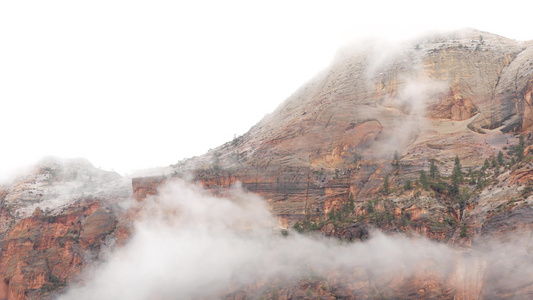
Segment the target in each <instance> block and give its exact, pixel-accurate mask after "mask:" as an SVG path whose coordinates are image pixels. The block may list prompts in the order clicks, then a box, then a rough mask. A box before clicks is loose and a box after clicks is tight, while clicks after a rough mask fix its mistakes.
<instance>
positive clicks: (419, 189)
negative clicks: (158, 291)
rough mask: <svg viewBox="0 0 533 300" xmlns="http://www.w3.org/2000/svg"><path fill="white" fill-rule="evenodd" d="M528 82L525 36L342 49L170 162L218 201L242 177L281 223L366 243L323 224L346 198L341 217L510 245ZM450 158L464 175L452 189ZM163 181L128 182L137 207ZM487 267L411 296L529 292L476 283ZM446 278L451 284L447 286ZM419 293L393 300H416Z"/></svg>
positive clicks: (517, 217) (517, 216) (520, 205)
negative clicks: (243, 121)
mask: <svg viewBox="0 0 533 300" xmlns="http://www.w3.org/2000/svg"><path fill="white" fill-rule="evenodd" d="M532 88H533V44H532V43H530V42H529V43H522V42H517V41H514V40H509V39H506V38H503V37H500V36H496V35H493V34H490V33H486V32H481V31H477V30H463V31H458V32H452V33H448V34H440V35H434V36H428V37H425V38H421V39H419V40H415V41H411V42H409V43H405V44H401V45H396V44H395V45H384V44H378V43H373V42H367V43H361V44H358V45H355V46H350V47H347V48H345V49H342V51H340V52H339V55H338V57H337V58H336V59H335V61H334V62H333V64H332V65H331V67H330V68H329V69H327V70H325V71H323V72H322V73H321V74H319V75H318V76H316V77H315V78H313V79H312V80H310V81H309V82H308V83H307V84H305V85H304V86H303V87H301V88H300V89H299V90H297V91H296V92H295V93H294V94H293V95H292V96H291V97H289V98H288V99H287V100H286V101H285V102H283V103H282V104H281V105H280V106H279V107H278V108H277V109H276V110H275V111H274V112H273V113H272V114H270V115H268V116H266V117H265V118H264V119H263V120H261V121H260V122H259V123H258V124H257V125H255V126H254V127H252V128H251V129H250V131H249V132H247V133H246V134H244V135H243V136H241V137H238V138H235V139H234V140H233V141H231V142H228V143H226V144H224V145H222V146H220V147H218V148H216V149H214V150H212V151H210V152H208V153H207V154H205V155H203V156H200V157H195V158H192V159H189V160H187V161H185V162H182V163H179V164H177V165H174V166H173V167H174V169H175V172H174V174H175V175H174V176H178V177H179V176H190V175H191V174H192V176H193V178H194V180H195V181H197V182H200V183H202V184H203V185H204V186H205V187H206V188H208V189H210V190H212V191H213V192H215V193H224V189H225V188H227V187H229V186H231V185H233V184H235V183H236V182H241V183H242V186H243V187H244V188H246V189H247V190H249V191H252V192H254V193H258V194H260V195H261V196H262V197H263V198H265V199H266V200H267V201H268V203H269V204H270V206H271V209H272V211H273V212H274V213H275V214H276V215H277V216H278V223H279V226H281V227H284V228H289V227H293V226H294V225H295V224H296V225H298V226H304V227H305V226H308V227H307V228H317V227H318V228H319V229H320V230H321V231H322V232H323V233H324V234H326V235H329V236H336V237H338V238H341V239H342V238H345V239H348V240H349V239H353V238H355V239H361V238H362V237H364V236H365V229H364V227H363V228H360V227H359V226H360V225H361V224H359V223H357V224H356V223H352V224H346V223H344V224H343V223H342V222H339V221H338V220H337V221H332V220H334V219H332V218H331V216H330V214H331V212H332V211H333V212H335V211H337V212H338V211H341V210H345V208H346V207H347V206H346V205H347V203H348V201H349V199H352V200H353V202H354V209H353V210H352V211H350V212H349V215H351V216H352V217H354V218H355V217H356V218H358V219H359V220H363V222H367V223H370V224H372V225H373V226H377V227H379V228H380V229H381V230H383V231H385V232H398V231H400V232H404V233H406V234H413V235H422V236H426V237H429V238H432V239H436V240H441V241H443V242H447V243H450V244H453V245H456V246H460V247H469V246H470V245H471V244H472V243H473V242H475V241H476V239H477V238H478V237H482V236H487V235H488V236H492V237H494V238H496V239H500V238H505V235H506V234H507V233H508V231H507V230H510V232H513V233H515V232H519V233H528V234H529V232H530V231H531V230H533V227H532V226H531V224H530V221H528V218H527V216H525V215H527V214H528V213H529V210H528V209H529V207H530V206H531V205H532V204H533V197H531V191H532V190H533V187H531V179H532V177H531V174H532V169H533V165H532V163H531V158H528V156H527V155H529V148H526V149H524V153H525V155H526V158H525V159H524V160H522V161H521V162H519V163H516V164H513V163H512V161H514V160H515V157H516V151H515V146H516V145H517V144H518V134H522V135H523V136H524V137H525V139H526V141H527V144H530V143H531V139H532V138H533V137H532V131H533V116H532V114H531V113H532V111H531V109H532V107H533V106H532V102H531V101H532V96H531V95H532ZM526 146H527V145H526ZM499 152H501V153H502V161H501V162H496V156H497V155H498V154H499ZM456 157H457V158H458V159H459V160H460V164H461V166H462V170H463V176H464V178H462V179H461V180H460V183H459V184H458V185H456V187H454V186H453V179H452V170H453V169H454V164H455V158H456ZM485 161H487V163H488V165H487V166H486V167H485V166H484V164H485ZM430 165H434V166H435V168H436V170H437V171H438V173H439V174H440V175H436V177H434V178H432V179H430V183H429V185H430V186H429V187H424V186H423V184H422V181H421V179H420V172H421V171H423V170H424V171H425V172H426V174H428V176H429V169H430ZM181 174H183V175H181ZM163 181H164V180H163V179H161V178H139V179H136V180H135V181H134V187H133V189H134V190H140V191H142V192H140V193H137V194H135V197H136V199H137V200H142V199H143V198H144V197H145V195H147V194H155V193H156V190H157V186H158V184H157V182H163ZM385 181H387V192H384V185H385ZM150 188H152V189H153V190H152V191H149V189H150ZM524 214H525V215H524ZM343 218H344V217H343ZM304 221H305V222H304ZM302 224H303V225H302ZM305 224H307V225H305ZM505 224H507V225H505ZM504 225H505V226H504ZM502 226H503V227H504V228H506V229H505V230H503V229H502ZM299 228H301V227H299ZM486 264H487V262H483V261H479V262H477V263H474V265H470V262H468V263H465V264H464V265H465V266H467V265H468V267H464V268H463V269H461V268H460V267H458V268H457V270H458V271H457V272H458V273H457V274H456V275H455V276H454V277H453V278H451V279H447V280H445V281H444V282H443V281H439V282H434V283H435V284H429V283H428V284H427V285H425V286H424V285H422V286H421V290H420V291H422V290H423V292H420V293H426V294H425V295H426V296H427V297H430V295H433V296H435V295H437V294H440V295H443V296H442V297H444V295H448V296H450V297H455V298H457V299H474V298H476V299H477V298H480V297H488V298H491V297H492V298H494V297H496V298H498V297H503V298H508V297H518V298H527V295H528V293H529V291H528V288H525V287H524V286H522V287H520V288H518V287H516V289H514V290H513V288H510V289H505V288H503V287H502V285H503V283H502V282H498V281H490V282H489V281H483V280H484V279H483V276H486V278H488V277H490V276H492V275H491V274H492V273H491V272H492V271H491V269H490V268H488V267H487V266H486ZM461 270H463V271H461ZM487 280H488V279H487ZM450 282H455V283H454V284H453V286H454V288H450V287H449V286H448V287H447V288H444V286H446V285H447V284H451V283H450ZM531 284H532V283H531V282H529V283H527V284H526V286H530V285H531ZM491 285H492V286H493V287H494V286H500V287H502V288H499V289H496V288H495V289H491V288H489V286H491ZM412 286H416V285H414V284H412ZM430 286H432V287H430ZM436 286H440V287H439V289H441V290H440V291H439V292H438V293H437V290H436V289H437V288H436ZM306 289H307V288H306ZM400 290H401V289H398V291H400ZM420 293H418V290H416V291H412V293H411V295H410V296H408V295H403V294H402V298H410V299H411V298H417V299H418V298H420V297H422V298H424V297H423V296H421V294H420ZM249 295H250V294H248V296H249ZM364 295H366V296H369V294H368V293H367V294H364ZM352 296H353V295H352ZM352 296H350V297H352ZM360 296H361V295H360ZM390 296H392V297H394V295H390ZM396 296H398V295H396ZM350 297H348V298H346V299H350ZM363 297H365V296H363ZM435 297H436V296H435Z"/></svg>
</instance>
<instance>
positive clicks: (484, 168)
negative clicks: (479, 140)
mask: <svg viewBox="0 0 533 300" xmlns="http://www.w3.org/2000/svg"><path fill="white" fill-rule="evenodd" d="M488 168H490V163H489V160H488V158H485V163H483V167H482V168H481V171H482V172H485V170H487V169H488Z"/></svg>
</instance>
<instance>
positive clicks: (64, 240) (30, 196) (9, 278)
mask: <svg viewBox="0 0 533 300" xmlns="http://www.w3.org/2000/svg"><path fill="white" fill-rule="evenodd" d="M130 190H131V188H130V187H129V183H128V181H123V180H122V178H121V177H120V176H119V175H118V174H115V173H110V172H104V171H101V170H98V169H96V168H94V167H92V165H90V164H89V163H88V162H87V161H86V160H57V159H47V160H46V161H43V162H42V163H41V164H40V165H39V166H38V167H37V168H36V170H35V171H34V173H32V174H29V175H27V176H23V177H21V178H19V179H18V180H16V181H15V182H13V183H12V184H11V185H10V186H7V187H6V188H3V189H2V190H0V204H1V207H0V299H40V298H43V297H48V296H49V295H50V294H53V293H54V292H57V291H61V290H62V289H63V288H64V287H65V286H66V285H67V284H68V283H69V282H71V281H72V280H75V278H76V275H77V274H79V273H80V271H81V270H82V269H83V268H84V267H85V266H86V264H88V263H91V262H92V261H94V259H95V258H96V257H98V255H99V252H100V251H101V249H102V248H103V247H106V244H109V243H112V242H113V241H114V239H115V238H114V237H113V236H112V235H113V234H114V232H115V230H116V228H117V224H118V214H117V213H116V211H117V207H116V205H117V203H118V201H123V200H125V199H129V197H130V195H131V192H130ZM31 209H33V211H32V212H31V213H29V211H30V210H31Z"/></svg>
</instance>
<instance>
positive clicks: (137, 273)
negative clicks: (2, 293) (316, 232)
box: [59, 181, 533, 300]
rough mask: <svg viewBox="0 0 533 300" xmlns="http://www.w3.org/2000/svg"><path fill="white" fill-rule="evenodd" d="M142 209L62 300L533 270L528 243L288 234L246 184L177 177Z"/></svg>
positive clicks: (525, 274) (514, 274) (527, 274)
mask: <svg viewBox="0 0 533 300" xmlns="http://www.w3.org/2000/svg"><path fill="white" fill-rule="evenodd" d="M140 206H141V207H142V208H141V207H139V208H141V209H142V210H141V212H142V213H140V217H139V220H138V221H137V222H136V223H135V233H134V234H133V236H132V237H131V239H130V240H129V242H128V243H127V244H126V245H125V246H123V247H121V248H118V249H116V250H115V251H114V252H112V253H111V254H110V255H109V256H108V257H107V258H106V259H104V262H103V263H102V264H101V265H99V266H97V267H95V268H94V269H93V270H92V271H90V272H86V273H85V274H84V275H83V278H82V280H81V282H82V283H81V284H80V285H78V286H72V287H71V288H70V289H68V290H67V291H66V293H65V294H64V295H62V296H60V297H59V299H63V300H68V299H190V298H198V297H202V298H208V299H210V298H217V296H220V295H221V294H224V293H227V292H229V291H230V288H235V287H239V286H243V285H247V284H251V283H253V282H255V281H257V280H270V279H274V278H294V279H298V278H301V277H302V276H305V275H306V274H308V273H309V272H313V273H314V274H319V275H321V276H324V277H327V276H328V274H332V273H334V272H337V273H339V272H340V274H341V275H342V276H345V278H346V280H347V281H348V280H350V278H353V277H350V276H353V274H354V272H355V271H356V270H362V271H363V273H365V272H366V273H367V274H372V277H373V281H374V282H376V283H379V282H386V280H387V279H388V280H390V278H392V277H394V276H402V277H404V278H405V276H413V275H416V274H421V273H420V272H422V273H423V274H429V273H431V274H436V275H437V276H439V277H440V278H441V279H442V280H447V281H448V282H451V283H450V284H452V285H457V282H459V283H460V284H463V285H464V284H467V282H469V281H468V280H469V279H468V278H473V277H475V276H478V275H479V274H478V273H480V272H481V273H480V274H481V275H482V276H478V277H479V278H483V276H485V277H484V278H485V280H492V281H493V282H495V285H493V286H491V287H490V288H491V289H494V288H497V287H498V285H497V283H498V282H500V281H499V280H500V279H499V278H498V277H497V274H507V277H506V278H512V279H513V280H520V282H522V283H523V282H527V281H531V279H530V278H531V277H532V276H531V275H533V268H532V267H533V265H532V264H531V263H530V262H529V261H522V259H520V260H519V262H520V263H519V264H517V262H516V258H514V257H515V256H513V255H514V254H516V253H518V251H522V252H521V253H522V254H523V255H521V256H518V257H520V258H523V257H524V255H525V254H526V251H525V250H524V249H525V248H524V247H523V246H522V247H519V246H520V245H524V244H514V243H513V244H511V243H509V242H507V243H489V244H487V242H483V243H481V244H482V245H483V246H482V247H481V246H480V247H479V249H472V250H470V251H469V252H465V251H458V250H456V249H453V248H451V247H449V246H447V245H444V244H440V243H435V242H432V241H429V240H427V239H424V238H407V237H405V236H401V235H398V236H395V237H391V236H386V235H383V234H381V233H379V232H373V233H372V234H371V238H370V239H369V240H367V241H365V242H361V243H354V244H342V243H339V241H337V240H335V239H325V238H323V237H318V236H305V235H299V234H296V233H294V232H291V233H290V234H289V236H287V237H283V236H282V235H281V234H280V231H279V229H278V228H275V225H274V224H275V223H276V222H275V218H274V217H273V216H272V215H271V213H270V212H269V210H268V206H267V204H266V202H264V201H263V200H262V199H261V198H260V197H258V196H257V195H253V194H250V193H247V192H245V191H243V190H242V189H240V188H239V187H235V188H233V189H232V190H231V191H229V192H228V193H227V195H226V197H215V196H213V195H211V194H209V193H208V192H206V191H204V190H202V188H200V187H198V186H196V185H192V184H190V183H187V182H184V181H175V182H172V183H169V184H167V185H166V186H164V187H163V188H162V189H161V190H160V196H158V197H151V198H148V199H146V200H145V201H144V202H143V203H141V204H140ZM481 244H480V245H481ZM487 245H492V246H491V247H487ZM517 245H518V246H517ZM519 248H520V249H522V250H518V249H519ZM481 249H484V250H483V251H482V250H481ZM501 250H504V251H503V252H502V251H501ZM473 262H477V264H476V265H471V264H473ZM469 264H470V265H469ZM467 271H468V272H469V273H468V272H467ZM476 272H477V273H476ZM359 273H361V272H359ZM467 273H468V274H467ZM458 274H459V275H458ZM461 274H462V275H461ZM472 274H473V275H472ZM509 274H511V275H509ZM474 275H475V276H474ZM368 276H370V275H368ZM491 276H493V277H494V278H492V277H491ZM450 278H452V279H453V280H450ZM476 278H477V277H476ZM491 278H492V279H491ZM520 278H522V279H520ZM460 279H461V280H460ZM524 279H525V280H524ZM368 280H370V279H368ZM480 280H481V279H480ZM514 283H515V284H516V283H517V282H516V281H515V282H514Z"/></svg>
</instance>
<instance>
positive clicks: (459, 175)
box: [452, 155, 464, 183]
mask: <svg viewBox="0 0 533 300" xmlns="http://www.w3.org/2000/svg"><path fill="white" fill-rule="evenodd" d="M463 180H464V177H463V171H462V168H461V161H460V160H459V156H457V155H456V156H455V165H454V167H453V171H452V182H453V181H456V182H457V183H461V182H463Z"/></svg>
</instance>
